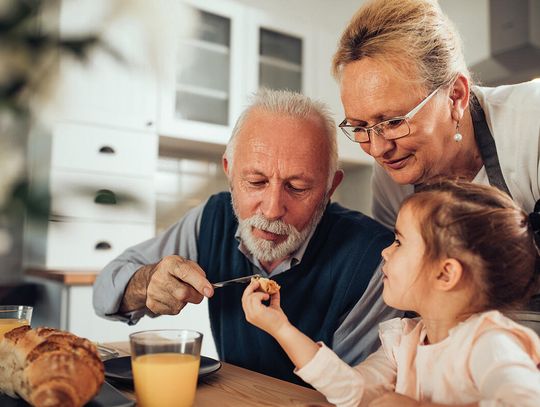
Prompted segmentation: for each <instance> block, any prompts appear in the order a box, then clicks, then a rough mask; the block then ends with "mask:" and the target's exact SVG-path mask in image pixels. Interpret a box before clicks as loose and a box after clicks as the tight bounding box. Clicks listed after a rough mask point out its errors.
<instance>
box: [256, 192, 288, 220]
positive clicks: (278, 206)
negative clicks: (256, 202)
mask: <svg viewBox="0 0 540 407" xmlns="http://www.w3.org/2000/svg"><path fill="white" fill-rule="evenodd" d="M261 209H262V212H263V215H264V216H265V217H266V218H267V219H268V220H277V219H281V218H282V217H283V216H284V215H285V211H286V209H285V196H284V191H283V188H281V185H272V184H270V185H269V186H268V188H267V190H266V191H265V194H264V198H263V202H262V205H261Z"/></svg>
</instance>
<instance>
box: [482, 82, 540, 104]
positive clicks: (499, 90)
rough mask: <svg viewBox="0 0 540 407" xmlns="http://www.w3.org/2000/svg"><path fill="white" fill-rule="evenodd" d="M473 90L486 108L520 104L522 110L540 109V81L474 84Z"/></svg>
mask: <svg viewBox="0 0 540 407" xmlns="http://www.w3.org/2000/svg"><path fill="white" fill-rule="evenodd" d="M472 92H473V93H474V94H475V96H476V97H477V98H478V101H479V102H480V105H482V107H483V108H484V110H485V109H486V107H488V108H489V106H499V107H500V106H508V107H509V108H515V107H516V106H519V108H520V109H522V110H540V82H531V81H529V82H523V83H517V84H514V85H501V86H497V87H482V86H473V87H472Z"/></svg>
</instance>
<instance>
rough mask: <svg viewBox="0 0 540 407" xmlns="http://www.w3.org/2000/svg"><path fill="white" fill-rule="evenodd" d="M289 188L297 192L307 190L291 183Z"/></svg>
mask: <svg viewBox="0 0 540 407" xmlns="http://www.w3.org/2000/svg"><path fill="white" fill-rule="evenodd" d="M288 188H289V189H290V190H291V191H292V192H295V193H301V192H304V191H307V188H300V187H295V186H294V185H291V184H289V185H288Z"/></svg>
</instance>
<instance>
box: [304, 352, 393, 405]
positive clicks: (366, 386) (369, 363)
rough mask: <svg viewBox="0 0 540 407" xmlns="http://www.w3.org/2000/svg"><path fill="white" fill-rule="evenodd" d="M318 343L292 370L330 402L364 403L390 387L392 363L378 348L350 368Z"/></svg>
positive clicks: (340, 403) (391, 384)
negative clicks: (306, 360)
mask: <svg viewBox="0 0 540 407" xmlns="http://www.w3.org/2000/svg"><path fill="white" fill-rule="evenodd" d="M319 345H320V346H321V348H320V349H319V351H318V352H317V353H316V354H315V356H314V357H313V359H311V361H309V363H308V364H306V365H305V366H304V367H302V368H301V369H297V370H295V373H296V374H297V375H298V376H299V377H300V378H301V379H302V380H304V381H305V382H306V383H309V384H311V385H312V386H313V387H314V388H315V389H317V390H318V391H319V392H321V393H322V394H324V396H325V397H326V398H327V400H328V401H329V402H330V403H332V404H335V405H336V406H338V407H349V406H358V405H360V406H367V405H368V404H369V402H370V401H372V400H373V399H375V398H376V397H378V396H380V395H382V394H383V393H385V392H387V391H392V390H394V385H395V380H396V366H395V363H393V362H392V361H390V360H389V359H388V358H387V356H386V353H385V352H384V350H383V349H382V348H379V350H378V351H377V352H375V353H373V354H371V355H370V356H369V357H368V358H367V359H366V360H365V361H364V362H363V363H361V364H359V365H358V366H356V367H350V366H349V365H348V364H346V363H345V362H343V361H342V360H341V359H340V358H339V357H338V356H337V355H336V354H335V353H334V352H332V351H331V350H330V349H329V348H328V347H326V346H325V345H324V344H322V343H320V344H319Z"/></svg>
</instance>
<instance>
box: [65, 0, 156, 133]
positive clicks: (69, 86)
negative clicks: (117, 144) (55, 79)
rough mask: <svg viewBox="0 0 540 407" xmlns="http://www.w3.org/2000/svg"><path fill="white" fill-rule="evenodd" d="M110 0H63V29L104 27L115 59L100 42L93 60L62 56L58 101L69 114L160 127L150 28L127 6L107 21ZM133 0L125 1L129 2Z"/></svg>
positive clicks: (70, 32) (69, 33)
mask: <svg viewBox="0 0 540 407" xmlns="http://www.w3.org/2000/svg"><path fill="white" fill-rule="evenodd" d="M114 3H115V2H111V1H110V0H63V1H62V3H61V10H60V33H61V35H62V36H64V37H66V38H74V37H77V36H81V35H85V34H87V33H88V32H92V31H95V30H96V29H99V30H100V31H101V33H102V35H103V39H104V41H105V43H106V44H107V47H110V48H111V49H113V50H114V51H115V52H116V53H118V54H119V55H121V58H122V60H118V59H116V58H115V57H114V56H112V55H111V54H110V53H108V52H107V51H105V49H104V48H103V47H97V48H96V49H95V50H93V52H92V53H91V54H90V55H89V59H88V61H85V62H82V63H81V62H79V61H76V60H74V59H73V58H69V57H66V58H63V59H62V61H61V62H60V73H59V88H60V90H59V101H60V105H61V106H60V110H61V111H60V114H61V116H62V117H63V119H64V120H67V121H75V122H79V123H92V124H106V125H111V126H116V127H121V128H124V129H128V128H130V129H136V130H152V129H155V127H156V115H157V81H156V78H155V73H156V70H155V66H152V64H151V62H150V61H151V58H152V56H151V50H150V49H149V48H150V47H149V39H148V35H149V34H148V31H147V29H146V28H145V26H144V20H143V19H142V18H136V17H135V16H133V15H132V14H130V13H128V12H127V9H126V13H125V16H124V15H122V14H120V15H118V14H117V15H116V16H115V19H114V20H113V21H112V22H110V23H108V24H107V22H106V21H107V16H108V13H110V12H111V9H112V8H113V7H114V6H115V5H114ZM127 6H129V5H126V7H127Z"/></svg>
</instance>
